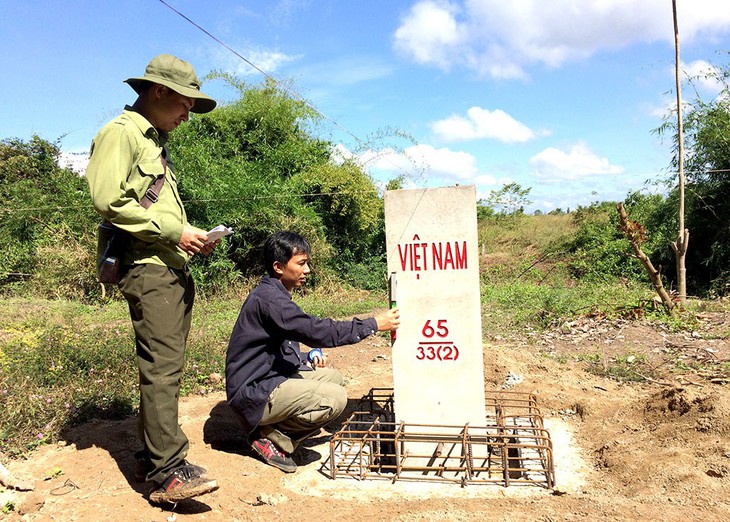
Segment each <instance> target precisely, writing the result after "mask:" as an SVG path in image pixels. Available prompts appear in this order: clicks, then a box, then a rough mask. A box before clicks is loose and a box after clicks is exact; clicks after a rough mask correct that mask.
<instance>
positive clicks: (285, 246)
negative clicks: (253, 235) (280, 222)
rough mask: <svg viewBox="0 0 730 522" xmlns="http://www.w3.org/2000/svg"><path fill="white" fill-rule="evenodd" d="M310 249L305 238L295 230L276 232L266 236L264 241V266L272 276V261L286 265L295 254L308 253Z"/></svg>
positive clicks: (273, 273)
mask: <svg viewBox="0 0 730 522" xmlns="http://www.w3.org/2000/svg"><path fill="white" fill-rule="evenodd" d="M310 250H311V249H310V246H309V243H308V242H307V240H306V239H304V238H303V237H302V236H300V235H299V234H297V233H296V232H288V231H282V232H277V233H276V234H272V235H271V236H269V237H268V238H266V242H265V243H264V268H265V269H266V272H268V274H269V275H270V276H272V277H274V276H275V272H274V262H276V261H278V262H279V263H281V264H282V265H286V264H287V263H288V262H289V260H290V259H291V258H292V257H294V256H295V255H297V254H306V255H309V252H310Z"/></svg>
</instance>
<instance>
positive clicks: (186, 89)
mask: <svg viewBox="0 0 730 522" xmlns="http://www.w3.org/2000/svg"><path fill="white" fill-rule="evenodd" d="M124 81H125V83H128V84H129V86H130V87H132V89H134V92H136V93H137V94H139V92H140V88H141V87H142V86H143V85H144V83H145V82H152V83H159V84H160V85H164V86H166V87H169V88H170V89H172V90H173V91H175V92H176V93H178V94H182V95H183V96H187V97H188V98H193V99H195V105H193V108H192V109H190V110H191V111H192V112H197V113H200V114H202V113H204V112H210V111H212V110H213V109H214V108H215V105H216V101H215V100H214V99H213V98H211V97H210V96H207V95H205V94H203V93H202V92H200V82H199V81H198V76H197V75H196V74H195V69H193V66H192V65H190V64H189V63H188V62H186V61H185V60H181V59H180V58H176V57H175V56H172V55H169V54H159V55H157V56H155V57H154V58H152V61H151V62H150V63H149V64H147V69H145V71H144V76H141V77H136V78H127V79H126V80H124Z"/></svg>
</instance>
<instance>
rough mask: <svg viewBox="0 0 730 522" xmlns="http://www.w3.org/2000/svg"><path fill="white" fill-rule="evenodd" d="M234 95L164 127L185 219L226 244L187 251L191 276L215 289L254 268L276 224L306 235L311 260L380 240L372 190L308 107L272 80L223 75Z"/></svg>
mask: <svg viewBox="0 0 730 522" xmlns="http://www.w3.org/2000/svg"><path fill="white" fill-rule="evenodd" d="M221 77H223V79H226V80H227V81H228V82H229V83H230V84H231V85H232V86H233V87H234V88H236V89H237V90H238V92H239V93H240V97H239V99H238V100H236V101H234V102H232V103H230V104H228V105H225V106H222V107H220V108H218V109H217V110H215V111H213V112H211V113H210V114H206V115H203V116H199V117H195V118H193V119H191V121H190V122H189V123H188V124H187V125H185V126H182V127H181V128H179V129H178V130H176V131H175V133H173V134H172V137H171V140H170V149H171V152H172V154H173V160H174V161H175V164H176V169H177V171H178V172H179V173H180V174H181V176H180V178H181V181H180V192H181V195H182V197H183V199H184V200H186V209H187V213H188V218H189V219H190V221H191V222H192V223H195V224H196V225H198V226H201V227H208V226H215V225H217V224H219V223H225V224H226V225H228V226H231V227H232V228H233V229H234V230H235V233H234V235H233V236H230V239H228V240H227V249H226V248H222V249H216V251H215V252H214V254H213V255H212V256H210V258H201V259H196V261H195V263H194V266H193V269H194V271H195V275H196V278H197V279H198V280H199V281H206V282H208V283H210V285H211V287H214V288H215V287H224V286H225V285H227V284H228V283H229V282H230V281H232V280H233V279H236V278H237V277H238V276H239V274H240V273H243V274H244V275H259V274H260V273H261V268H260V261H259V253H260V248H261V246H262V245H263V242H264V240H265V238H266V237H267V236H268V235H269V234H271V233H273V232H275V231H277V230H281V229H290V230H294V231H296V232H299V233H301V234H303V235H304V236H306V237H307V238H308V239H309V240H310V241H311V242H312V244H313V245H312V246H313V249H314V250H315V256H314V257H315V260H316V261H317V262H318V266H321V267H323V268H324V267H327V266H333V265H334V263H335V261H334V254H335V252H336V253H337V261H338V262H342V261H343V259H344V260H345V261H347V262H350V263H360V262H365V261H366V260H367V259H368V258H369V257H371V256H377V255H378V253H379V252H378V250H380V251H382V249H383V248H384V247H383V245H381V244H377V243H376V242H375V241H374V240H373V239H374V238H375V237H376V236H377V234H378V232H379V231H380V230H382V228H383V225H382V213H381V211H380V208H381V207H382V202H381V200H380V197H379V194H378V190H377V188H376V187H375V184H374V182H373V180H372V179H371V178H370V176H369V175H368V174H367V173H366V172H364V171H363V170H362V169H361V168H360V167H359V166H358V165H356V164H354V163H352V162H348V161H345V162H344V163H343V162H341V161H339V162H338V161H335V158H334V154H333V151H334V146H333V144H332V143H330V142H328V141H325V140H322V139H320V138H318V137H316V136H315V135H314V133H313V129H315V128H316V126H317V124H318V122H319V116H318V114H317V113H316V112H315V111H314V110H313V109H312V108H311V107H310V106H308V105H307V104H306V103H304V102H302V101H299V100H295V99H293V98H292V97H290V96H289V95H287V94H286V93H285V92H284V91H283V90H282V89H281V88H280V87H279V86H278V85H277V84H275V83H274V82H272V81H266V82H265V83H264V84H263V85H261V86H246V85H245V84H243V83H241V82H238V81H237V80H235V79H233V78H230V77H225V76H224V75H221Z"/></svg>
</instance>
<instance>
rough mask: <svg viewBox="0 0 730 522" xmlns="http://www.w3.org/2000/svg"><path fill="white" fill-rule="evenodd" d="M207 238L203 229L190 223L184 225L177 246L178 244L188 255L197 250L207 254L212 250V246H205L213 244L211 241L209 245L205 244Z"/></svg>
mask: <svg viewBox="0 0 730 522" xmlns="http://www.w3.org/2000/svg"><path fill="white" fill-rule="evenodd" d="M207 240H208V234H207V233H206V232H205V230H202V229H200V228H197V227H193V226H190V225H185V228H184V229H183V232H182V236H180V241H179V242H178V244H177V246H179V247H180V248H181V249H182V250H183V251H184V252H185V253H186V254H188V255H189V256H193V255H195V254H197V253H198V252H203V253H204V254H206V255H207V254H209V253H210V252H211V251H212V250H213V248H212V247H211V248H210V249H208V248H207V247H210V245H213V244H214V243H211V244H210V245H206V244H205V242H206V241H207ZM205 250H207V252H205Z"/></svg>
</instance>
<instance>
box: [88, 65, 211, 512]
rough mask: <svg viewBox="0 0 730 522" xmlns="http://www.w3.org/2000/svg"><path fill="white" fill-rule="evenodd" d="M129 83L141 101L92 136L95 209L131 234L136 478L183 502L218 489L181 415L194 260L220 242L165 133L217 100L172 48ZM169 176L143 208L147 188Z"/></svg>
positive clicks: (127, 264)
mask: <svg viewBox="0 0 730 522" xmlns="http://www.w3.org/2000/svg"><path fill="white" fill-rule="evenodd" d="M125 82H126V83H128V84H129V85H130V86H131V87H132V89H134V91H135V92H136V93H137V95H138V97H137V100H136V101H135V102H134V104H133V105H132V106H126V107H125V108H124V112H123V113H122V114H121V115H120V116H118V117H116V118H115V119H113V120H112V121H110V122H109V123H107V124H106V125H105V126H104V127H103V128H102V129H101V130H100V131H99V133H98V134H97V135H96V137H95V138H94V140H93V142H92V144H91V159H90V161H89V165H88V167H87V169H86V178H87V180H88V182H89V188H90V192H91V198H92V200H93V203H94V208H95V209H96V211H97V212H98V213H99V214H101V215H102V217H103V218H104V219H105V220H106V221H107V222H109V223H110V224H111V225H113V227H111V228H113V229H114V230H115V234H120V235H123V236H124V237H125V238H126V239H125V240H124V245H125V246H124V250H123V252H122V253H121V254H120V255H119V257H120V260H121V266H122V268H121V278H120V280H119V283H118V284H119V289H120V291H121V292H122V294H123V295H124V297H125V298H126V299H127V302H128V303H129V313H130V316H131V319H132V325H133V327H134V334H135V339H136V349H137V363H138V366H139V392H140V405H139V424H138V431H139V436H140V439H141V441H142V444H143V449H142V450H141V451H139V452H137V454H136V455H135V457H136V459H137V473H136V478H137V479H138V480H139V481H143V480H147V481H151V482H152V483H153V484H154V486H153V489H152V491H151V492H150V495H149V499H150V501H151V502H154V503H164V502H177V501H179V500H183V499H186V498H191V497H195V496H198V495H202V494H205V493H209V492H211V491H215V490H216V489H218V484H217V482H216V481H215V480H212V479H210V478H208V477H207V476H206V470H205V469H204V468H201V467H200V466H195V465H193V464H190V463H189V462H188V461H187V460H185V457H186V455H187V451H188V439H187V437H186V436H185V434H184V433H183V432H182V429H181V427H180V425H179V424H178V396H179V392H180V382H181V378H182V371H183V365H184V356H185V345H186V342H187V337H188V332H189V331H190V320H191V313H192V307H193V300H194V297H195V287H194V284H193V280H192V277H191V276H190V272H189V270H188V261H189V260H190V258H191V257H192V256H193V255H195V254H198V253H202V254H204V255H208V254H209V253H210V252H211V251H212V250H213V248H214V247H215V245H216V243H215V242H213V243H210V244H206V240H207V235H206V232H205V231H203V230H201V229H199V228H196V227H193V226H191V225H190V224H189V223H188V221H187V217H186V215H185V209H184V208H183V204H182V201H181V199H180V194H179V193H178V189H177V178H176V176H175V173H174V172H173V169H172V165H171V162H170V161H169V159H168V158H167V151H166V149H165V142H166V140H167V136H168V133H169V132H171V131H173V130H174V129H175V128H177V127H178V125H180V124H181V123H182V122H184V121H187V120H188V115H189V113H190V112H196V113H206V112H209V111H211V110H213V108H214V107H215V105H216V102H215V100H213V99H212V98H210V97H208V96H206V95H205V94H203V93H202V92H200V83H199V82H198V77H197V75H196V74H195V71H194V69H193V67H192V66H191V65H190V64H189V63H187V62H185V61H183V60H180V59H179V58H176V57H174V56H170V55H169V54H161V55H159V56H156V57H155V58H153V59H152V61H151V62H150V63H149V65H147V69H146V70H145V74H144V76H142V77H138V78H129V79H128V80H125ZM163 176H164V181H163V182H162V185H161V188H160V189H159V194H158V195H157V196H156V197H155V195H154V194H153V195H152V196H151V197H150V196H149V195H148V196H147V198H146V199H147V201H146V203H148V204H149V206H148V207H147V208H145V206H143V205H142V202H143V200H144V199H145V194H147V193H148V189H150V188H151V187H152V186H153V185H154V183H155V181H156V180H159V179H160V178H161V177H163ZM158 186H159V184H158ZM107 225H108V224H107ZM108 226H110V225H108Z"/></svg>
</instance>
